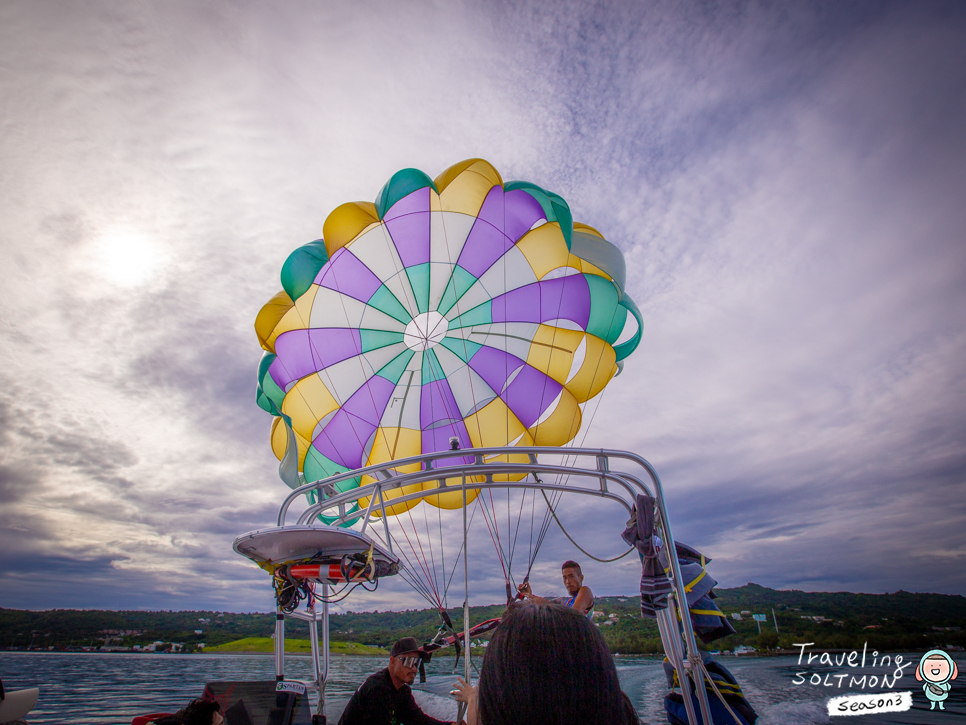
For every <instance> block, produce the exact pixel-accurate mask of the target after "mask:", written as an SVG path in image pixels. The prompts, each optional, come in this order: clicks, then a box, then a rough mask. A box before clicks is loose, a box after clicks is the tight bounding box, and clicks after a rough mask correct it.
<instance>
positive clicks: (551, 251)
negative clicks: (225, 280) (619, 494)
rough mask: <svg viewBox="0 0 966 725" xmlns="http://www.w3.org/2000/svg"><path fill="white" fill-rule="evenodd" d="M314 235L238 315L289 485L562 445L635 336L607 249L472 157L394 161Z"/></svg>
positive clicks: (591, 232) (542, 197)
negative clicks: (499, 450)
mask: <svg viewBox="0 0 966 725" xmlns="http://www.w3.org/2000/svg"><path fill="white" fill-rule="evenodd" d="M322 232H323V238H322V239H319V240H316V241H313V242H310V243H309V244H306V245H304V246H302V247H300V248H298V249H296V250H295V251H294V252H292V254H291V255H289V257H288V259H287V260H286V261H285V264H284V265H283V266H282V272H281V281H282V287H283V290H282V291H281V292H279V293H278V294H276V295H275V296H274V297H273V298H272V299H271V300H270V301H269V302H268V303H267V304H266V305H265V306H264V307H263V308H262V309H261V311H260V312H259V314H258V316H257V319H256V321H255V330H256V332H257V334H258V339H259V342H260V343H261V345H262V347H263V348H264V350H265V355H264V356H263V358H262V361H261V363H260V365H259V369H258V392H257V400H258V404H259V405H260V406H261V407H262V408H263V409H265V410H266V411H268V412H269V413H271V414H272V415H274V416H276V419H275V422H274V424H273V428H272V436H271V438H272V448H273V450H274V452H275V454H276V456H277V457H278V458H279V460H280V461H282V465H281V466H280V474H281V476H282V478H283V479H284V480H285V481H286V483H288V484H289V485H290V486H292V487H293V488H294V487H297V486H299V485H301V484H302V483H304V482H312V481H318V480H321V479H324V478H326V477H328V476H332V475H335V474H337V473H343V472H347V471H351V470H354V469H356V468H360V467H364V466H368V465H374V464H378V463H383V462H389V461H393V460H396V459H401V458H406V457H409V456H415V455H419V454H422V453H428V452H434V451H445V450H449V449H451V448H453V447H456V446H458V447H459V448H460V449H467V448H474V447H477V448H478V447H495V446H517V445H519V446H532V445H537V446H563V445H565V444H567V443H568V442H569V441H571V440H572V439H573V438H574V437H575V436H576V435H577V432H578V431H579V429H580V426H581V419H582V413H581V404H583V403H584V402H585V401H587V400H589V399H590V398H592V397H594V396H595V395H597V394H598V393H600V392H601V391H602V390H603V388H604V386H605V385H607V383H608V382H609V381H610V380H611V378H613V377H614V375H616V374H617V373H618V372H619V370H620V368H621V365H622V362H621V361H622V360H624V358H626V357H627V356H628V355H630V354H631V353H632V352H633V351H634V349H635V348H636V347H637V345H638V343H639V342H640V339H641V318H640V313H639V312H638V310H637V308H636V306H635V305H634V303H633V302H632V301H631V299H630V298H629V297H628V296H627V294H626V293H625V290H624V286H625V271H624V259H623V256H622V254H621V252H620V250H619V249H618V248H617V247H616V246H614V245H613V244H611V243H610V242H608V241H607V240H605V239H604V237H603V236H602V235H601V234H600V233H599V232H597V231H596V230H595V229H593V228H591V227H589V226H586V225H583V224H578V223H574V222H573V220H572V216H571V212H570V208H569V207H568V205H567V203H566V202H565V201H564V200H563V199H562V198H561V197H559V196H557V195H556V194H553V193H550V192H547V191H545V190H543V189H541V188H539V187H537V186H536V185H534V184H530V183H527V182H521V181H513V182H507V183H504V182H503V180H502V179H501V177H500V175H499V173H498V172H497V171H496V169H494V168H493V167H492V166H491V165H490V164H489V163H487V162H486V161H483V160H482V159H470V160H467V161H463V162H461V163H459V164H456V165H455V166H452V167H450V168H449V169H447V170H446V171H444V172H443V173H442V174H440V175H439V176H438V177H436V179H435V180H433V179H431V178H430V177H429V176H427V175H426V174H424V173H423V172H421V171H418V170H416V169H404V170H402V171H399V172H398V173H396V174H394V175H393V177H392V178H391V179H390V180H389V181H388V183H387V184H386V185H385V186H384V187H383V189H382V191H380V192H379V195H378V197H377V198H376V201H375V203H369V202H350V203H347V204H343V205H341V206H339V207H337V208H336V209H335V210H334V211H333V212H332V213H331V214H330V215H329V217H328V218H327V219H326V221H325V223H324V225H323V230H322ZM628 313H630V316H631V317H633V318H634V322H629V321H628ZM625 327H628V332H627V333H626V334H624V335H623V337H624V338H627V339H626V340H625V341H623V342H619V340H621V339H622V333H623V332H624V330H625ZM631 332H633V334H630V333H631ZM458 455H459V454H454V456H458ZM453 460H458V459H457V458H455V457H454V459H453ZM443 465H445V462H444V464H443ZM401 472H402V471H401ZM367 482H368V481H367V480H362V479H360V478H356V479H353V480H350V481H347V482H343V483H340V484H338V486H337V488H338V490H340V491H346V490H349V489H350V488H351V487H353V486H358V485H359V484H360V483H367ZM430 485H432V484H416V486H417V487H419V486H430ZM410 488H411V487H404V488H401V489H397V490H396V492H395V494H394V495H395V496H400V495H404V494H408V493H413V492H414V491H413V490H410ZM474 495H475V492H473V493H471V494H470V500H472V497H473V496H474ZM425 500H426V501H427V502H429V503H430V504H432V505H434V506H439V507H443V508H456V507H459V506H461V505H462V503H463V498H462V495H461V493H459V492H449V493H437V494H434V495H429V496H427V497H426V499H425ZM415 503H416V502H415V501H410V502H406V503H401V504H395V505H393V506H389V507H387V511H389V512H391V513H401V512H402V511H405V510H407V509H408V508H410V507H412V506H413V505H415ZM359 504H360V505H363V506H365V505H367V504H368V500H367V499H361V500H360V501H359Z"/></svg>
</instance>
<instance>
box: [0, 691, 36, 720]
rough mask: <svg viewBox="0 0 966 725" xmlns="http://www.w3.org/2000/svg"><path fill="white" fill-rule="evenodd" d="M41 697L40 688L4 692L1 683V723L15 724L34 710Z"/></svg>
mask: <svg viewBox="0 0 966 725" xmlns="http://www.w3.org/2000/svg"><path fill="white" fill-rule="evenodd" d="M39 697H40V688H38V687H28V688H26V689H23V690H4V689H3V682H0V723H8V722H15V721H17V720H21V719H23V717H24V715H26V714H27V713H29V712H30V711H31V710H33V709H34V706H35V705H36V704H37V699H38V698H39Z"/></svg>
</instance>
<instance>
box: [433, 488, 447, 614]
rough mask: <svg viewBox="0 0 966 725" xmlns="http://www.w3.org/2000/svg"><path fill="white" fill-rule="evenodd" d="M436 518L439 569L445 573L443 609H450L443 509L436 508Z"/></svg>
mask: <svg viewBox="0 0 966 725" xmlns="http://www.w3.org/2000/svg"><path fill="white" fill-rule="evenodd" d="M436 516H437V518H438V519H439V560H440V561H439V568H440V569H441V570H442V572H443V607H444V608H445V607H448V606H449V603H448V602H447V600H446V590H447V589H448V587H447V586H446V549H445V548H444V546H443V509H441V508H440V507H439V506H437V507H436Z"/></svg>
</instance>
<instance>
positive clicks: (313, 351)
mask: <svg viewBox="0 0 966 725" xmlns="http://www.w3.org/2000/svg"><path fill="white" fill-rule="evenodd" d="M275 354H276V355H277V356H278V357H276V359H275V361H274V362H272V364H271V367H269V369H268V372H269V374H270V375H271V376H272V380H274V381H275V384H276V385H278V387H280V388H281V389H282V390H286V391H287V390H288V387H287V386H288V385H289V384H291V383H293V382H294V381H296V380H301V379H302V378H304V377H305V376H306V375H311V374H312V373H315V372H318V371H320V370H324V369H325V368H327V367H329V366H330V365H335V364H336V363H338V362H342V361H343V360H348V359H349V358H350V357H355V356H356V355H361V354H362V334H361V333H360V332H359V330H357V329H347V328H313V329H307V330H305V329H303V330H290V331H288V332H283V333H282V334H281V335H279V336H278V339H277V340H276V341H275Z"/></svg>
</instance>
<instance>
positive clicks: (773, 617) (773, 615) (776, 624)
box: [771, 607, 778, 634]
mask: <svg viewBox="0 0 966 725" xmlns="http://www.w3.org/2000/svg"><path fill="white" fill-rule="evenodd" d="M771 618H772V620H774V622H775V634H778V617H776V616H775V608H774V607H772V608H771Z"/></svg>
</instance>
